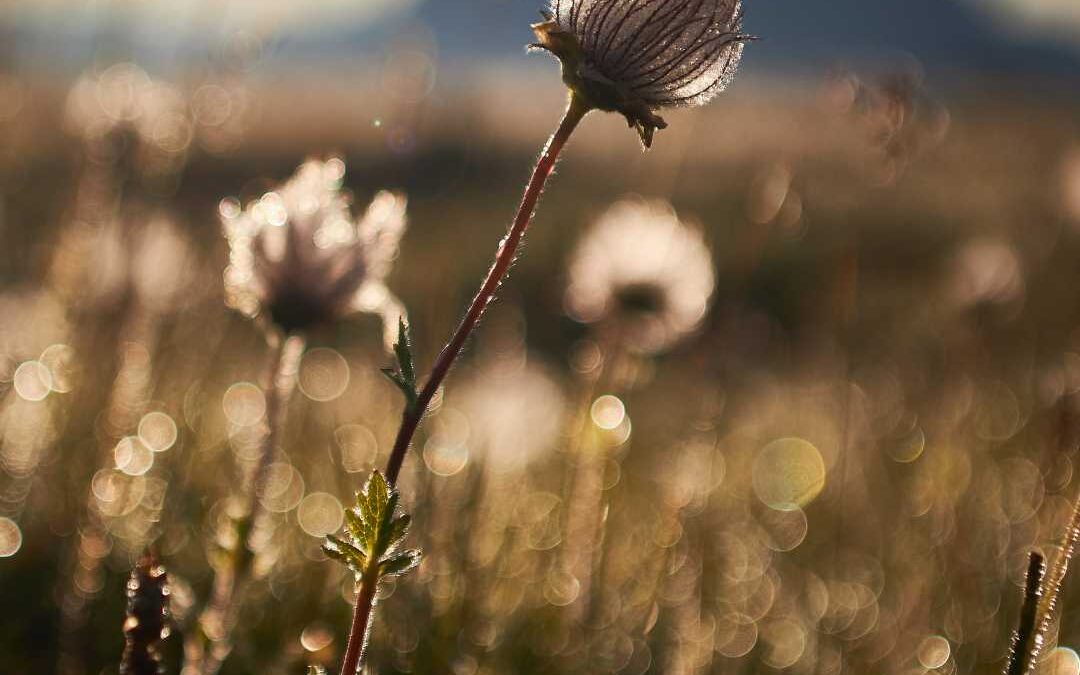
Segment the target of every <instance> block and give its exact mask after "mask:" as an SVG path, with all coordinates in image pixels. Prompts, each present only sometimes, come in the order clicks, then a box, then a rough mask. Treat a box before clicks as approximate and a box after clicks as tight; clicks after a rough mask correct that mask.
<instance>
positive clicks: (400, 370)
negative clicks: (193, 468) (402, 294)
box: [382, 318, 417, 412]
mask: <svg viewBox="0 0 1080 675" xmlns="http://www.w3.org/2000/svg"><path fill="white" fill-rule="evenodd" d="M394 356H395V357H396V358H397V368H383V369H382V374H383V375H385V376H386V379H388V380H390V381H391V382H393V383H394V385H395V386H396V387H397V388H398V389H400V390H401V393H402V394H404V395H405V405H406V408H407V409H408V410H409V411H410V412H411V411H412V410H413V409H414V408H415V407H416V400H417V391H416V368H415V366H414V365H413V355H412V337H411V335H410V333H409V325H408V324H407V323H405V319H404V318H399V319H398V339H397V342H396V343H395V344H394Z"/></svg>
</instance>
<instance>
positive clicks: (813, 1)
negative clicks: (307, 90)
mask: <svg viewBox="0 0 1080 675" xmlns="http://www.w3.org/2000/svg"><path fill="white" fill-rule="evenodd" d="M542 6H543V4H542V0H4V2H0V58H4V57H5V56H6V57H8V58H14V59H15V60H16V61H17V62H18V63H19V64H20V65H22V66H23V67H26V66H27V65H30V66H33V67H45V68H52V69H61V70H80V69H81V68H83V67H85V65H86V64H87V63H90V62H93V61H94V60H95V56H97V57H99V58H100V57H101V55H102V52H103V51H105V52H118V51H125V50H126V51H128V52H130V53H129V54H126V55H124V54H121V55H123V56H127V57H129V58H135V59H136V60H138V61H141V62H144V63H145V64H146V65H147V66H149V67H153V66H154V64H155V62H156V63H158V64H160V65H167V64H178V63H180V64H182V63H184V62H185V60H189V59H191V60H196V59H198V57H199V56H200V54H205V53H206V52H208V51H212V50H213V49H215V47H216V45H217V44H218V43H220V42H222V41H225V40H227V39H228V38H229V37H230V36H232V35H235V34H236V33H237V31H243V32H246V33H249V34H257V35H263V36H267V37H268V44H270V45H272V51H273V54H272V55H273V57H274V58H273V59H272V62H273V63H276V64H288V63H289V62H297V61H300V62H303V61H308V62H310V61H313V60H314V61H318V60H331V61H333V62H334V63H338V64H341V63H347V62H348V60H349V59H350V58H352V57H355V58H357V59H361V58H363V57H365V56H368V55H371V54H377V53H378V52H379V51H380V49H381V48H382V47H383V46H384V45H385V42H386V40H387V39H389V38H390V37H391V36H393V35H395V34H398V33H399V32H400V31H403V30H416V29H417V28H418V27H419V28H422V29H423V30H424V31H426V32H427V33H428V34H430V36H431V38H432V40H433V42H434V44H435V45H436V46H437V49H438V53H439V54H440V56H441V57H442V58H443V59H444V60H446V61H451V62H455V63H459V64H462V63H463V64H483V63H492V62H497V63H500V64H513V63H517V62H524V59H525V58H526V57H525V56H524V51H523V48H522V46H523V45H524V44H525V43H526V42H528V41H529V40H530V38H531V35H530V33H529V30H528V24H529V23H530V22H531V21H533V20H535V18H536V17H537V15H538V10H539V9H540V8H541V7H542ZM746 12H747V20H746V29H747V30H748V31H749V32H751V33H753V34H755V35H757V36H759V37H760V38H762V39H761V41H760V42H758V43H756V44H754V45H753V47H752V50H751V51H750V52H748V55H747V59H746V61H745V64H744V65H745V66H746V67H747V68H749V69H756V70H759V71H762V72H772V73H776V72H780V73H784V72H792V73H798V72H799V71H800V70H808V69H809V70H820V68H822V67H823V66H827V65H828V64H829V63H834V62H842V63H844V62H848V61H853V60H856V61H858V60H869V61H886V62H889V61H896V60H901V59H912V60H914V61H916V62H918V63H919V64H921V65H922V67H923V68H924V69H926V70H927V71H930V72H931V73H948V74H950V75H963V74H969V73H976V74H986V75H991V76H992V75H998V74H1002V73H1007V74H1031V75H1035V76H1043V75H1045V76H1050V77H1056V78H1078V74H1080V0H748V2H747V3H746ZM4 42H7V43H8V46H7V48H6V51H7V53H6V54H5V47H4V46H3V43H4ZM11 45H14V47H12V46H11ZM12 52H14V54H13V53H12ZM111 55H112V54H111V53H110V54H107V55H106V56H111ZM1078 79H1080V78H1078Z"/></svg>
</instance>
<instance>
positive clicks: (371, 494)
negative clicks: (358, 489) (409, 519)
mask: <svg viewBox="0 0 1080 675" xmlns="http://www.w3.org/2000/svg"><path fill="white" fill-rule="evenodd" d="M367 495H368V504H369V505H370V507H371V512H372V513H371V516H372V520H373V521H375V522H379V523H380V524H381V522H382V520H383V519H384V518H385V513H386V504H387V502H388V501H389V500H390V486H389V485H387V484H386V479H385V478H383V475H382V474H381V473H379V472H378V471H372V472H371V478H369V479H368V484H367Z"/></svg>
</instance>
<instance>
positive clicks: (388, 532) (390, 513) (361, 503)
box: [323, 471, 420, 578]
mask: <svg viewBox="0 0 1080 675" xmlns="http://www.w3.org/2000/svg"><path fill="white" fill-rule="evenodd" d="M398 499H399V494H398V491H397V490H395V489H394V488H393V487H391V486H390V484H389V483H387V482H386V479H385V478H383V475H382V474H381V473H379V472H378V471H373V472H372V473H371V475H370V476H369V477H368V480H367V482H366V483H365V484H364V489H363V490H362V491H360V492H357V493H356V506H355V507H354V508H351V509H347V510H346V511H345V533H346V535H347V536H346V537H345V538H343V539H339V538H338V537H335V536H327V538H326V542H325V543H324V544H323V550H324V551H326V554H327V555H328V556H329V557H331V558H334V559H335V560H338V561H339V562H342V563H344V564H345V565H346V566H348V567H349V568H350V569H351V570H353V572H354V573H355V574H356V575H357V577H358V578H359V577H362V576H364V575H365V574H367V573H369V572H371V571H372V568H371V565H373V564H375V565H377V568H376V569H377V571H378V574H379V576H383V575H385V574H403V573H404V572H407V571H408V570H410V569H412V568H413V567H415V566H416V564H417V563H418V562H419V560H420V553H419V551H404V552H398V551H396V548H397V546H398V544H400V542H401V541H402V539H404V537H405V535H406V533H407V532H408V529H409V523H410V521H411V519H410V517H409V515H408V514H405V513H401V514H399V513H398V512H397V506H398Z"/></svg>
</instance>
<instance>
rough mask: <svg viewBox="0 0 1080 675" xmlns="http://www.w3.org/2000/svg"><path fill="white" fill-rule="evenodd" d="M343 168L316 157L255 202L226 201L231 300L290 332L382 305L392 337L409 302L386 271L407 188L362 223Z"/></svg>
mask: <svg viewBox="0 0 1080 675" xmlns="http://www.w3.org/2000/svg"><path fill="white" fill-rule="evenodd" d="M344 173H345V165H344V163H343V162H342V161H341V160H338V159H331V160H328V161H316V160H309V161H307V162H305V163H304V164H303V165H301V166H300V168H299V169H298V170H297V172H296V174H295V175H294V176H293V177H292V178H291V179H290V180H289V181H288V182H286V183H285V184H284V185H282V186H281V187H280V188H278V189H277V190H274V191H271V192H268V193H266V194H265V195H263V196H262V197H261V198H260V199H258V200H256V201H255V202H253V203H251V204H249V205H248V206H247V208H243V209H242V208H241V207H240V205H239V204H238V203H237V202H236V201H234V200H225V201H224V202H222V204H221V208H220V211H221V218H222V222H223V224H224V230H225V237H226V238H227V239H228V242H229V266H228V267H227V268H226V270H225V299H226V302H227V304H228V305H229V306H230V307H232V308H234V309H236V310H238V311H240V312H242V313H243V314H245V315H247V316H249V317H252V318H255V317H264V318H266V319H268V320H269V321H270V322H272V323H273V324H274V325H276V326H277V327H278V328H280V329H281V330H282V331H284V332H285V333H292V332H303V331H307V330H310V329H313V328H316V327H318V326H320V325H325V324H329V323H333V322H335V321H338V320H341V319H343V318H345V317H347V316H348V315H350V314H353V313H355V312H368V313H372V314H377V315H379V316H381V317H382V319H383V323H384V337H385V341H386V343H387V344H388V345H389V344H391V343H392V342H393V340H394V336H395V330H396V327H397V319H398V317H400V316H401V314H402V308H401V305H400V303H399V302H398V300H397V299H396V298H395V297H394V296H393V295H392V294H391V293H390V291H389V290H388V289H387V288H386V285H385V283H384V280H385V278H386V275H387V273H388V272H389V271H390V267H391V264H392V262H393V259H394V257H395V256H396V254H397V250H398V243H399V241H400V239H401V235H402V233H403V232H404V230H405V223H406V220H405V204H406V201H405V197H404V196H402V195H399V194H394V193H390V192H385V191H384V192H380V193H379V194H377V195H376V196H375V198H374V200H372V202H371V204H370V206H368V209H367V212H366V213H365V214H364V215H363V216H362V217H361V218H359V220H357V221H355V222H354V221H353V219H352V215H351V214H350V209H349V198H348V195H347V194H346V193H344V192H342V190H341V182H342V178H343V176H344Z"/></svg>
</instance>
